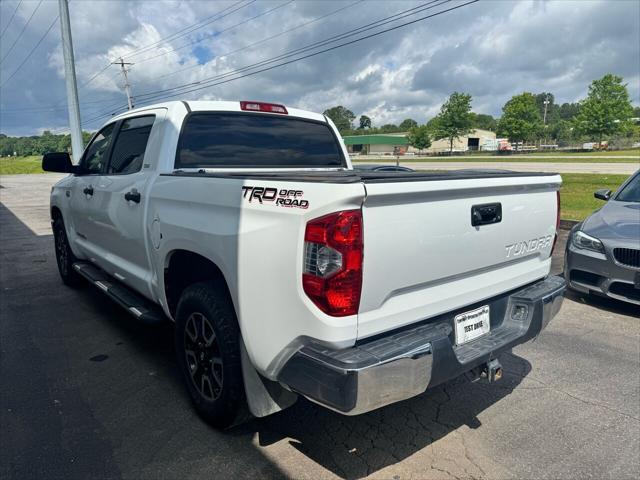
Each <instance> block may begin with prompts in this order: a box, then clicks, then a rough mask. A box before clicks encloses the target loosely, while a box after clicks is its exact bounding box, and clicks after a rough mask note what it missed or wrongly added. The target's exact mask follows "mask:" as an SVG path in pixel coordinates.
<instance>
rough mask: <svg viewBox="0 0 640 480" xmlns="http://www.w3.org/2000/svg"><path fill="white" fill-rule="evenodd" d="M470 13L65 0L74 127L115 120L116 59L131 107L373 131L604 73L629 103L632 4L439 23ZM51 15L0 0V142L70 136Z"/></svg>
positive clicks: (639, 34) (542, 1)
mask: <svg viewBox="0 0 640 480" xmlns="http://www.w3.org/2000/svg"><path fill="white" fill-rule="evenodd" d="M467 1H469V0H437V1H435V2H434V1H433V0H431V1H430V0H423V1H403V0H395V1H379V0H322V1H321V0H240V1H238V0H231V1H222V0H218V1H203V0H201V1H187V0H183V1H162V0H146V1H114V0H102V1H95V0H94V1H92V0H72V1H71V2H70V4H69V10H70V16H71V28H72V32H73V43H74V49H75V57H76V70H77V75H78V85H79V86H80V102H81V106H82V110H81V117H82V121H83V128H84V129H86V130H94V129H96V128H98V127H99V126H100V124H101V123H103V122H104V121H105V120H106V118H108V116H109V115H111V114H112V113H114V112H117V111H121V110H122V109H124V108H125V107H126V97H125V96H124V93H123V89H122V85H123V79H122V76H121V75H120V74H119V67H117V66H115V65H109V64H110V62H112V61H114V60H116V59H117V58H119V57H120V56H122V57H124V60H125V61H127V62H131V63H133V64H134V65H132V66H131V67H130V71H129V77H130V83H131V85H132V87H131V88H132V91H133V95H134V97H135V102H136V104H137V105H144V104H146V103H152V102H154V101H161V100H162V99H163V98H166V97H168V96H169V95H174V96H173V97H171V98H172V99H229V100H232V99H234V100H240V99H251V100H267V101H274V102H279V103H284V104H285V105H289V106H296V107H300V108H305V109H309V110H314V111H323V110H324V109H326V108H328V107H331V106H334V105H338V104H341V105H344V106H346V107H348V108H350V109H351V110H352V111H353V112H354V113H356V114H357V115H361V114H366V115H368V116H370V117H371V118H372V119H373V123H374V125H382V124H384V123H390V122H393V123H399V122H400V121H401V120H403V119H404V118H407V117H411V118H414V119H416V120H418V121H419V122H420V123H422V122H425V121H426V120H428V119H429V118H430V117H431V116H433V115H434V114H435V113H436V112H437V111H438V109H439V108H440V105H441V104H442V102H443V100H444V99H446V97H447V96H448V95H449V94H450V93H451V92H453V91H454V90H458V91H464V92H468V93H471V94H472V95H473V109H474V111H476V112H479V113H489V114H492V115H496V116H498V115H499V114H500V111H501V108H502V105H503V104H504V102H505V101H506V100H508V99H509V98H510V97H511V96H512V95H514V94H516V93H520V92H523V91H531V92H534V93H536V92H541V91H550V92H552V93H554V94H555V96H556V102H560V103H561V102H573V101H577V100H579V99H581V98H583V97H584V96H585V95H586V91H587V87H588V84H589V83H590V82H591V80H593V79H595V78H599V77H601V76H602V75H603V74H605V73H607V72H613V73H616V74H618V75H621V76H623V77H624V78H625V81H626V82H627V83H628V87H629V92H630V94H631V97H632V100H633V102H634V104H636V105H638V104H640V53H639V45H640V2H638V1H637V0H601V1H598V0H576V1H571V0H556V1H552V0H549V1H547V0H530V1H529V0H523V1H509V0H481V1H479V2H477V3H473V4H470V5H466V6H462V7H461V8H458V9H456V10H452V11H450V12H446V13H441V14H439V12H442V11H444V10H446V9H450V8H452V7H456V6H460V5H462V4H463V3H466V2H467ZM16 7H17V9H16ZM34 12H35V13H34ZM401 12H405V13H402V14H401V15H398V14H400V13H401ZM14 13H15V14H14ZM57 15H58V2H57V0H43V1H42V2H40V0H23V1H22V2H19V0H0V32H2V36H1V37H0V62H1V63H0V85H1V87H0V131H1V132H2V133H5V134H9V135H25V134H36V133H39V132H41V131H42V130H44V129H51V130H54V131H55V132H64V131H65V130H66V127H67V112H66V96H65V86H64V67H63V58H62V49H61V45H60V25H59V23H58V22H56V21H55V20H56V17H57ZM394 15H395V16H394ZM430 15H433V16H432V17H431V18H426V19H425V20H422V21H418V22H415V23H412V24H410V25H407V26H404V27H401V28H397V29H394V30H392V31H390V32H388V33H383V34H381V35H376V36H374V37H372V38H369V39H365V40H363V41H360V42H356V43H353V44H351V45H347V46H344V47H341V48H338V49H335V50H331V51H328V52H326V53H321V54H318V55H315V56H311V57H309V58H306V59H302V60H300V61H294V62H292V63H289V64H287V65H282V66H278V67H277V68H272V69H270V70H267V71H263V72H259V73H256V72H257V70H262V69H265V68H269V67H276V66H277V65H279V64H281V63H285V62H289V61H291V60H296V59H299V58H300V57H302V56H305V55H309V54H313V53H316V52H319V51H320V50H324V49H328V48H331V47H333V46H336V45H339V44H342V43H346V42H349V41H351V40H355V39H358V38H362V37H364V36H367V35H370V34H375V33H377V32H380V31H382V30H384V29H388V28H391V27H396V26H399V25H401V24H403V23H407V22H412V21H414V20H417V19H420V18H423V17H427V16H430ZM12 17H13V18H12ZM29 19H30V20H29ZM380 20H382V21H383V22H385V23H383V22H380V23H373V22H377V21H380ZM52 24H53V27H52V28H51V30H50V32H49V33H48V34H47V35H46V36H44V37H43V35H44V34H45V32H46V31H47V29H48V28H49V27H50V26H51V25H52ZM370 24H373V25H370ZM360 27H362V28H361V29H360ZM355 29H359V30H355ZM354 30H355V31H354ZM343 34H344V35H346V36H343ZM40 40H41V43H40V44H39V45H38V46H37V48H35V49H34V47H36V45H37V44H38V42H39V41H40ZM307 47H308V48H307ZM29 54H31V56H30V57H28V58H27V56H28V55H29ZM25 59H26V61H25ZM256 64H257V66H256ZM252 65H253V66H252ZM238 70H239V71H238ZM248 73H249V74H250V73H254V74H253V75H248V76H245V77H244V78H239V77H240V76H241V75H243V74H248ZM196 82H199V83H196ZM222 82H224V83H222ZM183 85H188V86H185V87H183V88H182V89H177V90H176V89H173V88H174V87H179V86H183ZM203 87H204V88H203ZM154 92H157V93H154Z"/></svg>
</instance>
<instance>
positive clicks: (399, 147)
mask: <svg viewBox="0 0 640 480" xmlns="http://www.w3.org/2000/svg"><path fill="white" fill-rule="evenodd" d="M406 135H407V134H406V133H376V134H373V135H349V136H346V137H342V138H343V140H344V144H345V145H346V146H347V150H348V151H349V152H350V153H357V152H359V153H363V154H385V153H386V154H390V153H391V154H393V153H399V152H400V151H401V152H402V153H404V152H406V151H407V148H408V147H409V142H408V141H407V136H406Z"/></svg>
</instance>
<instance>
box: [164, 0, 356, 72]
mask: <svg viewBox="0 0 640 480" xmlns="http://www.w3.org/2000/svg"><path fill="white" fill-rule="evenodd" d="M364 1H365V0H356V1H355V2H353V3H350V4H349V5H345V6H344V7H340V8H338V9H337V10H334V11H332V12H329V13H326V14H324V15H321V16H319V17H316V18H314V19H312V20H309V21H307V22H304V23H301V24H299V25H296V26H295V27H292V28H289V29H287V30H284V31H282V32H280V33H277V34H275V35H271V36H270V37H266V38H263V39H262V40H258V41H256V42H253V43H250V44H249V45H245V46H244V47H240V48H237V49H235V50H231V51H229V52H225V53H221V54H219V55H216V58H223V57H230V56H231V55H234V54H236V53H238V52H242V51H245V50H248V49H250V48H252V47H255V46H257V45H262V44H264V43H266V42H268V41H270V40H273V39H274V38H278V37H281V36H282V35H285V34H287V33H290V32H293V31H294V30H298V29H300V28H302V27H306V26H307V25H310V24H312V23H315V22H318V21H320V20H323V19H325V18H327V17H330V16H331V15H335V14H336V13H338V12H341V11H343V10H346V9H347V8H351V7H353V6H354V5H356V4H358V3H362V2H364ZM203 65H206V64H196V65H191V66H189V67H185V68H181V69H178V70H174V71H173V72H169V73H165V74H164V75H159V76H157V77H156V79H160V78H165V77H170V76H172V75H176V74H177V73H180V72H184V71H186V70H190V69H192V68H196V67H202V66H203Z"/></svg>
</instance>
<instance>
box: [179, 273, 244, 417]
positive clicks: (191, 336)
mask: <svg viewBox="0 0 640 480" xmlns="http://www.w3.org/2000/svg"><path fill="white" fill-rule="evenodd" d="M175 349H176V355H177V362H178V367H179V369H180V371H181V373H182V376H183V378H184V381H185V384H186V387H187V390H188V392H189V395H190V397H191V400H192V401H193V404H194V406H195V408H196V410H197V412H198V413H199V414H200V416H201V417H203V418H204V419H205V420H206V421H207V422H208V423H210V424H211V425H213V426H215V427H219V428H224V427H228V426H229V425H231V424H232V423H233V422H234V421H235V419H236V417H237V415H238V412H239V411H240V407H241V406H242V404H243V401H244V385H243V379H242V367H241V363H240V331H239V328H238V322H237V320H236V315H235V311H234V309H233V305H232V304H231V301H230V299H229V298H228V295H226V292H224V291H220V289H217V288H215V286H214V285H213V284H209V283H196V284H194V285H191V286H190V287H187V289H186V290H185V291H184V292H183V294H182V296H181V297H180V301H179V302H178V309H177V314H176V328H175Z"/></svg>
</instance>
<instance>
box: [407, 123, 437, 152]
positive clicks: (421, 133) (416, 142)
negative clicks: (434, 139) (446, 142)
mask: <svg viewBox="0 0 640 480" xmlns="http://www.w3.org/2000/svg"><path fill="white" fill-rule="evenodd" d="M407 141H408V142H409V145H411V146H412V147H413V148H416V149H418V150H424V149H425V148H429V147H430V146H431V136H430V134H429V127H427V126H426V125H421V126H419V127H418V126H415V127H413V128H412V129H411V130H409V133H408V134H407Z"/></svg>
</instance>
